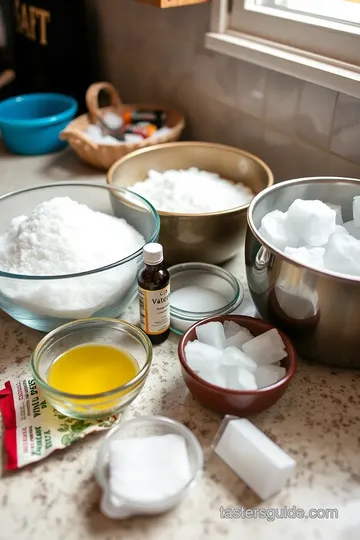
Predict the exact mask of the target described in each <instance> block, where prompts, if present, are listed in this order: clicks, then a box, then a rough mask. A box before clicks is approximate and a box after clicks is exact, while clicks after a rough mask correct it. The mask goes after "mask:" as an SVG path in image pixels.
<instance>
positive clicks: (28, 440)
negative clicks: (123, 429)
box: [0, 378, 119, 470]
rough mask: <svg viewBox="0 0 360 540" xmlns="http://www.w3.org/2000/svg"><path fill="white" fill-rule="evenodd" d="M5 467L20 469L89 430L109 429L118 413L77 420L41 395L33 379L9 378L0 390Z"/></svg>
mask: <svg viewBox="0 0 360 540" xmlns="http://www.w3.org/2000/svg"><path fill="white" fill-rule="evenodd" d="M0 411H1V413H2V416H3V421H4V431H5V436H4V439H5V449H6V455H7V461H6V468H7V469H8V470H11V469H19V468H21V467H24V466H25V465H29V464H30V463H34V462H36V461H39V460H41V459H43V458H45V457H47V456H48V455H50V454H51V453H52V452H54V450H61V449H62V448H65V447H66V446H69V445H70V444H72V443H73V442H75V441H77V440H79V439H82V438H83V437H85V436H86V435H88V434H89V433H92V432H94V431H101V430H104V429H109V428H110V427H112V426H113V425H114V424H116V423H117V422H118V421H119V417H118V416H111V417H109V418H105V419H102V420H80V419H76V418H69V417H67V416H64V415H63V414H61V413H60V412H58V411H57V410H56V409H54V408H53V407H52V406H51V405H50V404H49V403H48V402H47V401H46V399H45V398H44V397H43V396H42V394H41V392H40V391H39V389H38V387H37V384H36V382H35V381H34V379H32V378H25V379H22V380H18V381H8V382H6V383H5V388H4V389H3V390H1V391H0Z"/></svg>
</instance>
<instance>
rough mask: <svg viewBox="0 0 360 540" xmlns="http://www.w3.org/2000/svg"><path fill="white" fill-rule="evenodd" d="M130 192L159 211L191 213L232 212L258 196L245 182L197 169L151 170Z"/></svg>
mask: <svg viewBox="0 0 360 540" xmlns="http://www.w3.org/2000/svg"><path fill="white" fill-rule="evenodd" d="M130 189H131V190H132V191H134V192H135V193H138V194H139V195H142V196H143V197H144V198H145V199H147V200H148V201H149V202H150V203H151V204H152V205H153V206H155V208H156V210H158V211H162V212H175V213H187V214H203V213H207V212H219V211H221V210H230V209H231V208H236V207H238V206H243V205H244V204H247V203H249V202H250V201H251V199H253V198H254V193H253V192H252V191H251V190H250V189H249V188H248V187H246V186H245V185H244V184H242V183H241V182H238V183H236V184H235V183H233V182H230V181H229V180H225V179H224V178H220V176H219V175H218V174H215V173H211V172H208V171H201V170H199V169H196V168H195V167H192V168H190V169H187V170H168V171H164V172H158V171H154V170H150V171H149V172H148V177H147V178H146V180H144V181H143V182H137V183H136V184H134V185H133V186H131V187H130Z"/></svg>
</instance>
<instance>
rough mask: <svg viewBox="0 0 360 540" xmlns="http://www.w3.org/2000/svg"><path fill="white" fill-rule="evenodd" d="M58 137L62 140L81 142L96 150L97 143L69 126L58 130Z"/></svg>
mask: <svg viewBox="0 0 360 540" xmlns="http://www.w3.org/2000/svg"><path fill="white" fill-rule="evenodd" d="M59 137H60V139H61V140H62V141H71V140H72V141H76V142H78V143H79V142H80V141H81V142H82V143H84V144H87V145H88V147H89V148H91V149H92V150H98V144H97V143H96V142H95V141H93V140H91V139H90V137H87V136H86V135H84V133H82V132H81V131H80V130H78V129H74V128H69V127H66V128H65V129H63V130H62V131H60V134H59Z"/></svg>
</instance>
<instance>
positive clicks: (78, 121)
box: [60, 82, 185, 170]
mask: <svg viewBox="0 0 360 540" xmlns="http://www.w3.org/2000/svg"><path fill="white" fill-rule="evenodd" d="M101 91H105V92H107V93H108V94H109V96H110V103H111V105H110V106H109V107H103V108H101V112H102V113H103V112H105V111H113V112H116V113H117V114H120V115H121V114H122V113H123V112H124V110H127V111H131V110H141V109H147V110H149V109H151V110H153V109H161V110H163V111H164V112H165V114H166V118H167V126H168V127H169V128H170V129H171V131H170V132H168V133H166V134H164V135H163V136H161V137H157V138H153V139H150V138H149V139H144V140H143V141H141V142H138V143H124V144H119V145H107V144H99V143H97V142H96V141H94V140H92V139H91V138H90V137H88V136H87V135H86V134H85V133H84V130H85V129H86V128H87V127H88V125H89V124H95V123H96V122H97V118H98V116H99V99H98V98H99V93H100V92H101ZM86 104H87V107H88V111H89V112H88V114H83V115H82V116H79V117H78V118H75V120H73V121H72V122H70V124H69V125H68V126H66V128H65V129H64V130H63V131H62V132H61V134H60V138H61V139H62V140H66V141H68V143H69V144H70V146H71V147H72V149H73V150H74V151H75V152H76V154H77V155H78V156H79V157H80V159H82V160H83V161H86V163H89V164H90V165H92V166H93V167H96V168H97V169H102V170H107V169H108V168H109V167H111V165H112V164H113V163H115V161H117V160H118V159H120V158H122V157H123V156H124V155H126V154H129V153H130V152H133V151H134V150H138V149H140V148H145V147H146V146H153V145H155V144H161V143H166V142H174V141H177V140H178V139H179V137H180V135H181V132H182V130H183V129H184V126H185V120H184V117H183V115H182V114H181V113H180V112H178V111H177V110H175V109H172V108H170V107H164V106H163V105H159V104H154V103H141V104H139V103H134V104H133V105H123V104H122V102H121V100H120V97H119V94H118V93H117V91H116V89H115V88H114V86H113V85H112V84H110V83H108V82H99V83H94V84H92V85H91V86H89V88H88V90H87V92H86Z"/></svg>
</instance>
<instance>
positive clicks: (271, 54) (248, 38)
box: [206, 0, 360, 97]
mask: <svg viewBox="0 0 360 540" xmlns="http://www.w3.org/2000/svg"><path fill="white" fill-rule="evenodd" d="M212 4H213V5H212V20H211V26H212V27H211V31H210V32H209V33H208V34H207V36H206V46H207V47H208V48H210V49H213V50H216V51H218V52H222V53H224V54H230V55H231V56H235V57H238V58H241V59H243V60H246V61H249V62H253V63H255V64H259V65H262V66H264V67H268V68H270V69H275V70H277V71H281V72H283V73H287V74H289V75H293V76H296V77H300V78H302V79H304V80H307V81H310V82H314V83H317V84H320V85H322V86H327V87H328V88H332V89H334V90H338V91H340V92H344V93H347V94H350V95H352V96H355V97H360V52H359V51H360V0H213V3H212Z"/></svg>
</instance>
